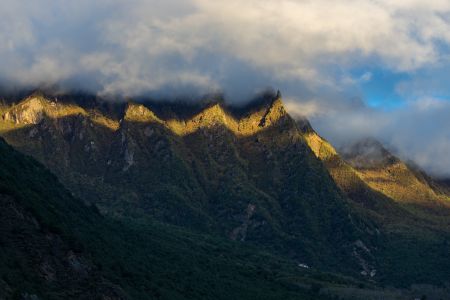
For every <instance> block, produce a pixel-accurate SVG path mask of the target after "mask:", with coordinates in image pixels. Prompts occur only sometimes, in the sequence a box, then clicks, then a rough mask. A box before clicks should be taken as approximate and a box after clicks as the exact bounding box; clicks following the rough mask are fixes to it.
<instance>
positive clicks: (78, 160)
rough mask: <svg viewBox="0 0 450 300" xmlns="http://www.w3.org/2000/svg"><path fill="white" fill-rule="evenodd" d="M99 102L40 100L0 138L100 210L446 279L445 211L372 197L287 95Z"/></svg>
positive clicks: (15, 108)
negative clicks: (241, 101) (290, 106)
mask: <svg viewBox="0 0 450 300" xmlns="http://www.w3.org/2000/svg"><path fill="white" fill-rule="evenodd" d="M92 101H94V100H92ZM92 101H91V102H88V103H87V104H86V103H85V102H83V101H79V100H78V99H76V98H74V99H70V98H68V99H65V100H64V101H61V100H59V101H56V99H51V98H49V97H45V96H43V95H39V94H34V95H32V96H30V97H28V98H27V99H25V100H24V101H22V102H19V103H17V104H15V105H12V106H5V107H3V108H2V109H3V115H2V116H3V118H2V121H1V122H0V129H1V134H2V136H4V138H5V139H6V140H7V141H8V143H10V144H11V145H12V146H14V147H15V148H16V149H18V150H20V151H22V152H24V153H27V154H29V155H31V156H33V157H34V158H36V159H37V160H39V161H40V162H41V163H43V164H44V165H45V166H47V167H48V168H49V169H50V170H52V171H53V172H54V173H55V174H56V175H57V176H58V178H59V179H60V180H61V181H62V183H63V184H64V185H65V186H66V187H67V188H68V189H69V190H70V191H71V192H72V193H73V194H74V195H75V196H77V197H78V198H80V199H83V200H84V201H85V202H86V203H87V204H89V205H90V204H94V205H95V206H97V207H98V208H99V210H100V212H101V213H102V214H103V215H106V216H112V217H114V218H115V219H118V220H130V219H133V220H134V221H136V220H139V221H140V222H143V224H147V223H148V222H150V223H151V222H152V220H153V219H156V220H159V221H161V222H165V223H169V224H172V225H177V226H183V227H185V228H189V229H190V230H195V231H196V232H201V233H207V234H210V235H213V236H220V237H225V238H228V239H231V240H236V241H240V242H245V243H247V244H250V245H256V246H258V247H262V248H263V249H265V250H266V251H271V252H272V253H277V254H281V255H286V256H288V257H290V258H293V259H295V260H297V261H300V262H304V263H307V264H308V265H310V266H312V267H314V268H319V269H322V270H330V271H335V272H341V273H345V274H350V275H353V276H358V277H360V278H364V279H366V280H370V281H374V282H385V283H386V282H390V283H393V284H406V285H407V284H410V283H414V282H417V280H419V282H432V283H441V282H443V281H445V278H448V276H447V275H448V272H449V271H448V270H449V269H450V268H448V267H449V261H448V259H446V258H445V255H439V253H441V252H442V253H445V252H446V251H448V249H449V248H448V245H447V244H446V243H447V241H448V218H447V217H446V216H447V215H446V212H445V211H442V212H441V216H438V215H435V214H434V204H435V203H436V202H433V205H432V207H431V210H430V211H426V210H425V209H424V208H422V207H419V206H408V203H404V202H400V201H397V199H393V198H391V197H390V195H389V194H387V193H384V194H383V191H380V189H378V190H377V189H376V188H375V186H372V185H371V183H370V182H369V181H368V180H366V178H364V177H363V175H362V174H361V173H360V170H359V169H356V168H354V167H353V166H352V165H351V164H349V163H347V162H346V161H344V160H342V159H341V158H340V157H339V155H338V154H337V153H336V151H335V150H334V149H333V147H332V146H331V145H330V144H328V143H327V142H326V141H324V140H323V139H321V138H320V136H318V135H317V134H316V133H315V132H314V131H313V130H312V128H311V127H310V126H309V124H308V123H307V122H303V123H301V124H298V123H296V122H295V121H294V120H293V119H292V118H291V117H290V116H289V115H288V114H287V112H286V111H285V109H284V107H283V104H282V101H281V98H280V97H279V95H277V96H274V95H271V96H270V95H269V96H265V98H263V99H261V101H259V102H257V103H254V104H251V105H249V106H248V107H245V108H240V109H236V108H233V107H227V106H226V105H223V104H222V103H209V104H208V105H206V106H204V107H195V108H193V109H192V110H191V111H189V109H188V107H187V106H185V107H183V109H178V108H177V106H176V104H173V105H172V107H171V106H170V105H168V106H164V107H163V106H162V105H159V106H158V105H155V104H152V103H127V104H126V105H117V107H113V108H108V107H106V108H105V105H103V104H101V103H95V101H94V102H92ZM110 106H111V105H110ZM152 106H155V109H153V108H152ZM111 111H112V112H113V113H110V112H111ZM330 175H331V176H330ZM439 203H440V202H439ZM134 221H133V222H134ZM408 227H409V228H413V230H412V231H411V232H408V230H407V228H408ZM411 245H413V246H411ZM439 245H443V246H442V247H440V246H439ZM427 251H431V252H430V253H435V254H436V253H437V254H438V257H439V259H437V260H435V259H434V258H435V257H434V256H432V255H430V254H427V253H426V252H427ZM418 258H420V259H418ZM390 266H395V267H390Z"/></svg>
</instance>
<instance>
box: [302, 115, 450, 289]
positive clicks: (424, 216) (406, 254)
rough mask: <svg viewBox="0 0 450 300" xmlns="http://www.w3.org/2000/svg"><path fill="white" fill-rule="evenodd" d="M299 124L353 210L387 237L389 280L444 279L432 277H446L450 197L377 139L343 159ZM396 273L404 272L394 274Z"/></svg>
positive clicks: (383, 252)
mask: <svg viewBox="0 0 450 300" xmlns="http://www.w3.org/2000/svg"><path fill="white" fill-rule="evenodd" d="M298 123H299V124H298V126H299V128H301V129H302V131H303V132H304V135H305V139H306V141H307V143H308V145H309V146H310V147H311V149H312V150H313V151H314V153H315V155H316V156H317V157H318V158H319V159H321V160H322V162H323V163H324V165H325V166H326V168H327V169H328V170H329V172H330V175H331V176H332V177H333V179H334V181H335V182H336V184H337V186H338V187H339V188H340V189H341V190H342V191H343V192H344V193H345V194H346V195H347V196H348V198H349V199H350V200H351V201H352V203H353V207H355V209H357V210H358V212H359V214H360V215H362V216H365V218H367V219H369V220H372V221H373V222H375V224H376V226H377V228H378V229H379V230H381V232H383V233H384V240H383V242H382V243H381V244H380V246H381V247H380V251H379V253H378V257H379V260H378V261H379V265H378V267H379V268H380V269H383V271H382V272H383V274H384V275H385V276H387V277H388V278H390V279H389V280H388V281H390V282H392V281H398V282H399V283H405V282H408V281H410V280H413V278H418V277H423V276H424V273H428V274H429V279H428V280H434V279H437V280H439V278H441V277H440V275H437V276H434V275H433V273H435V275H436V274H438V273H440V274H442V276H448V273H447V271H446V270H445V269H446V268H448V266H449V262H448V260H447V259H446V258H445V257H446V255H445V252H447V251H449V237H450V235H449V233H450V221H449V220H450V219H449V216H450V209H449V208H450V198H449V197H448V196H447V195H446V194H445V193H444V192H443V191H442V189H441V188H439V187H438V186H437V185H436V184H435V183H434V182H433V181H432V180H431V179H430V178H429V177H428V176H427V175H426V174H425V173H423V172H422V171H420V170H418V169H417V168H413V167H411V166H409V165H407V164H406V163H404V162H402V161H401V160H400V159H399V158H397V157H396V156H394V155H393V154H391V153H390V152H389V151H388V150H387V149H386V148H384V147H383V146H382V144H381V143H379V142H378V141H376V140H373V139H365V140H362V141H359V142H356V143H355V144H353V145H350V146H348V147H346V148H345V149H343V150H341V151H340V153H342V156H341V154H339V153H338V151H336V149H334V148H333V146H332V145H331V144H330V143H328V142H327V141H326V140H325V139H323V138H322V137H321V136H320V135H318V134H317V133H316V132H315V131H314V130H313V129H312V127H311V126H310V124H309V122H308V121H307V120H300V121H298ZM383 265H384V267H383ZM398 270H403V272H399V273H397V274H395V273H396V272H398ZM425 270H427V271H425ZM438 270H439V271H438ZM433 278H434V279H433Z"/></svg>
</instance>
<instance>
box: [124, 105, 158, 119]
mask: <svg viewBox="0 0 450 300" xmlns="http://www.w3.org/2000/svg"><path fill="white" fill-rule="evenodd" d="M124 119H125V120H126V121H131V122H158V123H162V121H161V120H160V119H159V118H158V117H157V116H156V115H155V113H154V112H153V111H151V110H150V109H149V108H148V107H146V106H144V105H143V104H136V103H133V102H130V103H128V105H127V108H126V110H125V115H124Z"/></svg>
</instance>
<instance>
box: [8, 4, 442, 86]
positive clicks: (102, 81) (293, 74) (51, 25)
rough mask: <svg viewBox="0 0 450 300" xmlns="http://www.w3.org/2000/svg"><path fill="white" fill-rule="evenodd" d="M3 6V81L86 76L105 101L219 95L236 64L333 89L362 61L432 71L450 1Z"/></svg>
mask: <svg viewBox="0 0 450 300" xmlns="http://www.w3.org/2000/svg"><path fill="white" fill-rule="evenodd" d="M1 2H2V9H1V11H0V17H1V18H0V25H1V27H2V28H3V30H2V32H1V33H0V38H1V40H2V41H3V42H2V45H1V46H0V55H1V56H2V57H3V58H6V59H2V62H1V63H0V67H1V70H2V71H1V73H2V74H1V75H2V77H7V78H8V77H10V78H11V79H13V81H16V82H18V83H20V84H42V83H43V82H47V83H57V82H61V81H64V80H68V79H71V78H72V77H77V78H81V77H83V76H84V77H86V78H89V80H86V81H87V82H92V80H95V81H96V82H97V83H98V84H96V85H95V86H96V87H97V88H98V90H96V92H105V93H121V94H139V93H143V92H148V91H154V90H157V89H160V88H161V87H166V86H167V85H171V84H175V85H176V86H180V85H181V86H183V85H191V86H197V87H199V88H200V89H207V88H209V86H210V85H213V86H215V87H222V88H224V87H227V83H226V81H227V78H229V77H231V76H239V74H238V73H236V70H235V68H230V67H228V65H231V66H233V65H236V64H242V65H245V66H246V67H247V68H248V69H250V70H253V71H254V72H255V73H256V72H260V73H262V74H264V76H262V77H263V78H261V83H262V82H265V83H266V84H273V83H280V82H282V81H301V82H303V83H306V84H308V85H309V86H311V88H312V89H314V88H317V89H319V90H320V88H321V87H322V86H324V85H325V86H328V87H330V88H337V87H339V86H340V85H341V83H342V82H343V79H344V78H345V77H348V74H345V73H346V72H345V69H346V68H351V67H354V66H355V65H358V64H364V63H367V61H371V62H373V61H376V62H377V63H379V64H381V65H383V66H384V67H386V68H389V69H391V70H396V71H413V70H417V69H418V68H421V67H423V66H429V65H430V64H435V63H438V62H440V61H441V60H443V59H446V58H444V55H443V53H442V52H443V51H442V50H441V49H440V48H439V47H440V45H441V44H448V43H449V41H450V30H449V29H450V25H449V23H448V22H447V21H446V20H447V19H446V16H447V15H448V14H449V13H450V3H448V1H438V0H434V1H427V3H426V5H425V4H424V3H423V1H406V0H405V1H396V2H395V3H393V2H392V1H387V0H386V1H384V0H378V1H369V0H367V1H356V0H345V1H342V0H338V1H331V2H330V1H325V0H316V1H307V0H303V1H302V0H300V1H290V0H282V1H256V0H249V1H244V2H243V1H237V0H227V1H207V0H189V1H179V0H178V1H177V0H170V1H164V2H162V1H156V0H147V1H145V0H133V1H127V2H123V1H118V0H100V1H95V2H92V1H86V0H81V1H77V2H70V1H54V0H43V1H40V2H39V3H31V4H30V3H29V1H24V0H14V1H13V0H2V1H1ZM87 61H88V62H89V63H86V62H87ZM80 62H82V63H80ZM55 66H60V67H55ZM342 69H344V72H342ZM30 70H31V72H30ZM339 70H341V71H339ZM339 72H342V73H344V74H339ZM180 74H182V75H180ZM361 80H362V81H364V80H370V73H365V74H364V75H363V77H361ZM344 81H345V80H344ZM258 84H260V82H258ZM228 88H231V87H228ZM251 88H252V89H254V88H255V87H251ZM251 88H249V89H251Z"/></svg>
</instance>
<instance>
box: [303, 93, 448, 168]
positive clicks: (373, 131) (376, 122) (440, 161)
mask: <svg viewBox="0 0 450 300" xmlns="http://www.w3.org/2000/svg"><path fill="white" fill-rule="evenodd" d="M318 110H319V111H320V110H321V109H320V108H318ZM449 115H450V102H449V101H446V100H440V99H434V98H423V99H420V100H417V101H415V102H409V103H407V104H406V106H405V107H403V108H402V109H398V110H392V111H387V112H386V111H380V110H376V109H370V108H359V109H353V110H339V111H332V112H330V113H328V114H326V115H313V116H312V117H311V121H312V125H313V126H314V127H315V128H316V129H317V130H318V131H319V132H320V133H321V134H322V135H323V136H324V137H325V138H327V139H329V140H330V141H331V142H332V143H333V144H334V145H336V146H337V147H338V148H344V147H346V146H348V145H350V144H352V143H353V142H354V141H356V140H358V139H364V138H366V137H373V138H376V139H378V140H380V141H381V142H382V143H383V144H384V145H386V146H387V147H388V148H389V149H390V150H391V151H393V152H394V154H396V155H398V156H400V157H401V158H402V159H404V160H412V161H414V162H415V163H416V164H418V165H419V166H420V167H421V168H423V169H424V170H426V171H427V172H429V173H430V174H431V175H434V176H437V177H448V176H450V156H449V155H448V153H450V119H449V118H448V116H449Z"/></svg>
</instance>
